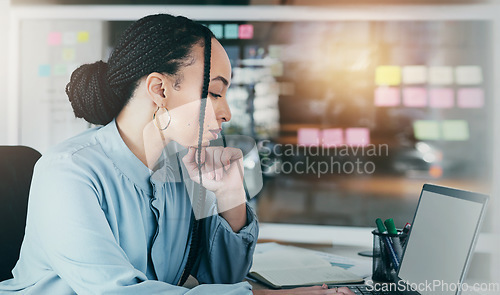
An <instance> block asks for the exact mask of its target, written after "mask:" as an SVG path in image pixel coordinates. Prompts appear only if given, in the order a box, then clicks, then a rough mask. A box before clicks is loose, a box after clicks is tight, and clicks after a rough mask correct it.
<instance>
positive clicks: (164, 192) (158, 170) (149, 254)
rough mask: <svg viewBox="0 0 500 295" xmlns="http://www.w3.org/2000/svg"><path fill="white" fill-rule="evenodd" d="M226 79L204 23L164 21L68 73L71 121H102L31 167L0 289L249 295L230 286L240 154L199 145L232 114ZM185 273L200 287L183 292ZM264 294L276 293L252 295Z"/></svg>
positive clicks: (251, 220)
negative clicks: (21, 229) (20, 223)
mask: <svg viewBox="0 0 500 295" xmlns="http://www.w3.org/2000/svg"><path fill="white" fill-rule="evenodd" d="M230 77H231V67H230V63H229V59H228V57H227V55H226V53H225V51H224V49H223V48H222V46H221V45H220V43H219V42H218V41H217V40H216V39H215V38H214V36H213V34H212V33H211V32H210V31H209V30H208V29H207V28H206V27H204V26H202V25H200V24H196V23H194V22H193V21H191V20H189V19H187V18H184V17H174V16H171V15H166V14H160V15H152V16H147V17H145V18H142V19H140V20H138V21H137V22H135V23H134V24H132V25H131V26H130V27H129V28H128V29H127V30H126V31H125V33H124V35H123V36H122V38H121V40H120V41H119V43H118V45H117V46H116V48H115V49H114V51H113V53H112V55H111V57H110V58H109V61H108V63H104V62H102V61H99V62H96V63H94V64H88V65H83V66H81V67H80V68H78V69H77V70H75V72H74V73H73V74H72V77H71V81H70V82H69V84H68V86H67V89H66V92H67V94H68V96H69V99H70V101H71V105H72V107H73V110H74V112H75V115H76V116H77V117H81V118H84V119H85V120H87V121H88V122H90V123H93V124H97V125H104V126H103V127H98V128H93V129H90V130H88V131H86V132H84V133H82V134H80V135H78V136H76V137H74V138H71V139H69V140H67V141H65V142H63V143H62V144H60V145H58V146H57V147H56V148H54V149H52V150H51V151H50V152H48V153H47V154H45V155H44V156H43V157H42V158H41V159H40V161H39V162H38V163H37V165H36V167H35V172H34V176H33V181H32V187H31V190H30V199H29V206H28V218H27V226H26V234H25V238H24V241H23V245H22V249H21V254H20V258H19V261H18V263H17V264H16V267H15V268H14V270H13V275H14V278H13V279H11V280H7V281H4V282H2V283H0V293H2V294H3V293H9V292H16V291H19V292H21V293H23V294H74V293H77V294H252V291H251V286H250V285H249V284H248V283H247V282H241V281H242V280H243V278H244V276H245V274H246V273H247V272H248V271H249V268H250V266H251V263H252V255H253V251H254V248H255V243H256V240H257V234H258V224H257V219H256V217H255V215H254V213H253V211H252V210H251V209H250V207H248V206H247V205H246V202H245V192H244V188H243V181H242V173H243V171H242V168H241V167H242V154H241V151H240V150H238V149H234V148H223V147H209V146H208V145H209V141H210V140H213V139H216V138H217V137H219V135H220V130H221V129H220V128H221V124H222V123H223V122H227V121H229V120H230V119H231V112H230V110H229V108H228V105H227V102H226V99H225V95H226V91H227V88H228V86H229V82H230ZM172 145H174V151H175V152H174V153H170V152H168V151H171V150H172V149H168V148H165V147H170V146H172ZM176 165H177V166H176ZM179 166H181V167H182V171H181V170H179V169H176V168H175V167H179ZM172 167H174V168H172ZM179 175H182V176H181V177H180V178H179ZM205 189H206V190H208V191H209V193H205ZM198 207H200V208H201V209H200V210H198V209H199V208H198ZM207 208H208V209H207ZM193 212H194V215H193ZM189 274H192V275H193V276H194V277H195V278H196V279H197V280H198V281H199V282H200V283H202V285H200V286H198V287H195V288H193V289H191V290H190V289H187V288H184V287H181V286H182V285H183V284H184V282H185V281H186V279H187V277H188V275H189ZM335 291H337V290H336V289H330V290H328V288H325V287H313V288H300V289H297V290H295V291H293V292H297V293H292V292H290V291H288V292H287V294H334V293H335ZM344 291H345V289H344ZM268 292H277V293H281V291H268V290H262V291H254V294H265V293H268ZM317 292H321V293H317ZM346 292H347V291H346Z"/></svg>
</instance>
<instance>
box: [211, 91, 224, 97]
mask: <svg viewBox="0 0 500 295" xmlns="http://www.w3.org/2000/svg"><path fill="white" fill-rule="evenodd" d="M209 94H210V95H211V96H213V97H214V98H220V97H222V95H219V94H215V93H213V92H209Z"/></svg>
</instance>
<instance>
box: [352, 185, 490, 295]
mask: <svg viewBox="0 0 500 295" xmlns="http://www.w3.org/2000/svg"><path fill="white" fill-rule="evenodd" d="M487 201H488V196H486V195H482V194H478V193H473V192H467V191H461V190H457V189H452V188H447V187H440V186H436V185H430V184H425V185H424V187H423V189H422V192H421V194H420V200H419V202H418V206H417V210H416V212H415V216H414V218H413V222H412V227H411V230H410V234H409V237H408V242H407V244H406V248H405V249H404V252H403V258H402V261H401V266H400V269H399V272H398V279H399V281H398V282H397V283H395V284H392V287H393V288H394V289H393V290H387V289H386V290H385V291H390V292H389V293H391V294H393V293H396V294H397V293H402V294H408V293H413V294H422V295H425V294H460V293H461V291H462V290H464V289H465V288H467V287H472V286H466V285H464V284H462V283H463V281H464V278H465V276H466V273H467V269H468V264H469V262H470V259H471V256H472V254H473V251H474V246H475V243H476V240H477V236H478V234H479V231H480V228H481V223H482V220H483V217H484V213H485V209H486V204H487ZM374 287H376V285H375V284H374V285H372V287H371V288H368V289H369V290H370V291H373V293H375V294H379V293H380V292H375V291H377V289H379V288H374ZM379 287H380V286H379ZM354 289H356V287H354ZM365 291H366V290H365ZM379 291H380V289H379ZM393 291H397V292H393ZM408 291H410V292H408Z"/></svg>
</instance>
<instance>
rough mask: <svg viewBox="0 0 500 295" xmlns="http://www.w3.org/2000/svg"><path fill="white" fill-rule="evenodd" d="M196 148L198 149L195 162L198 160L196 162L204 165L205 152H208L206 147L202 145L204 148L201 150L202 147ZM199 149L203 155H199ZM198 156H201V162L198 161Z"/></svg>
mask: <svg viewBox="0 0 500 295" xmlns="http://www.w3.org/2000/svg"><path fill="white" fill-rule="evenodd" d="M195 150H196V156H195V162H196V164H201V165H203V164H204V163H205V153H206V150H205V148H204V147H202V148H201V150H200V149H197V148H195ZM198 151H200V152H201V155H198ZM198 156H199V157H200V163H198Z"/></svg>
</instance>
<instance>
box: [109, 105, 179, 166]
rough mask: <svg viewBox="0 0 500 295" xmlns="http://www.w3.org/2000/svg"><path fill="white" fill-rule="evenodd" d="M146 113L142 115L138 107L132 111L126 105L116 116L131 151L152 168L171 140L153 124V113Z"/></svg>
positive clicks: (123, 137)
mask: <svg viewBox="0 0 500 295" xmlns="http://www.w3.org/2000/svg"><path fill="white" fill-rule="evenodd" d="M146 113H148V112H146ZM146 115H148V114H144V115H143V116H141V115H140V112H137V109H136V111H135V112H133V113H131V112H130V108H129V107H125V108H124V109H123V110H122V111H121V112H120V114H119V115H118V117H117V118H116V125H117V127H118V131H119V133H120V136H121V137H122V139H123V141H124V142H125V144H126V145H127V147H128V148H129V149H130V151H131V152H132V153H133V154H134V155H135V156H136V157H137V158H138V159H139V160H141V162H142V163H143V164H144V165H145V166H147V167H148V168H150V169H152V168H153V167H154V165H155V164H156V161H157V160H158V158H159V156H160V155H161V152H162V150H163V148H164V147H165V146H166V145H167V144H168V142H169V140H168V139H166V138H165V137H164V136H163V134H162V133H161V131H160V130H159V129H158V128H156V126H155V125H154V124H153V122H152V119H151V116H152V113H151V116H149V115H148V116H146ZM141 117H142V118H141Z"/></svg>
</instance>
